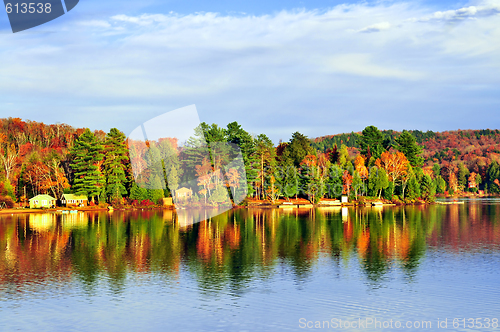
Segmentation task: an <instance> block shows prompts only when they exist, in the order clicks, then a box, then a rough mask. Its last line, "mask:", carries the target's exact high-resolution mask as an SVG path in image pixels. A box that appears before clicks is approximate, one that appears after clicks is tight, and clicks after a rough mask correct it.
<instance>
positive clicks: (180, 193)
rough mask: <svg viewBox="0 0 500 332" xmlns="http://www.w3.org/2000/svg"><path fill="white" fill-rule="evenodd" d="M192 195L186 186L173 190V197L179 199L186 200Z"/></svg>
mask: <svg viewBox="0 0 500 332" xmlns="http://www.w3.org/2000/svg"><path fill="white" fill-rule="evenodd" d="M191 196H193V191H192V190H191V189H188V188H184V187H183V188H179V189H177V190H176V191H175V198H176V199H177V200H179V201H186V200H188V199H189V198H191Z"/></svg>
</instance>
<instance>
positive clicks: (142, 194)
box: [130, 182, 148, 202]
mask: <svg viewBox="0 0 500 332" xmlns="http://www.w3.org/2000/svg"><path fill="white" fill-rule="evenodd" d="M130 199H131V200H138V201H139V202H141V201H143V200H145V199H148V192H147V189H145V188H141V187H139V186H138V185H137V183H135V182H134V184H133V185H132V188H131V189H130Z"/></svg>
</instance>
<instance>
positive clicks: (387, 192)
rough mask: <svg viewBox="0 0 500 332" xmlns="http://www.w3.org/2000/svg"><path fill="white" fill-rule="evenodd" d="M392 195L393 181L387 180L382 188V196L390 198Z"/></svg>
mask: <svg viewBox="0 0 500 332" xmlns="http://www.w3.org/2000/svg"><path fill="white" fill-rule="evenodd" d="M393 196H394V182H392V181H389V185H388V186H387V188H385V189H384V198H385V199H388V200H391V199H392V197H393Z"/></svg>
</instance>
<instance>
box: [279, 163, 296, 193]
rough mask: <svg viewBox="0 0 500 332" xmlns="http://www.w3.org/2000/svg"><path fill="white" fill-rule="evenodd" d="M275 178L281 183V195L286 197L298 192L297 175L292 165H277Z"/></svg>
mask: <svg viewBox="0 0 500 332" xmlns="http://www.w3.org/2000/svg"><path fill="white" fill-rule="evenodd" d="M276 173H278V174H277V175H276V179H277V180H278V182H279V184H280V185H281V187H282V188H283V189H282V193H283V196H285V197H286V198H287V199H288V198H290V197H293V196H295V195H297V194H298V193H299V177H298V172H297V169H296V168H295V167H294V166H293V165H288V166H286V167H278V171H277V172H276Z"/></svg>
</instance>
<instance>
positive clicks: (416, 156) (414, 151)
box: [396, 130, 424, 167]
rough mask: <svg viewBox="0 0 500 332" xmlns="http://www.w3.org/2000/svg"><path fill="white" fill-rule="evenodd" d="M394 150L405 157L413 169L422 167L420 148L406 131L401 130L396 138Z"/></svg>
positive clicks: (422, 160) (422, 159)
mask: <svg viewBox="0 0 500 332" xmlns="http://www.w3.org/2000/svg"><path fill="white" fill-rule="evenodd" d="M396 148H397V149H398V150H399V151H400V152H402V153H403V154H404V155H405V156H406V159H408V161H409V162H410V165H412V166H413V167H416V166H422V164H423V163H424V158H422V157H421V156H420V154H422V147H421V146H420V145H418V144H417V141H416V140H415V137H413V135H412V134H410V133H409V132H408V131H406V130H403V132H402V133H401V135H400V136H399V137H398V138H396Z"/></svg>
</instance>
